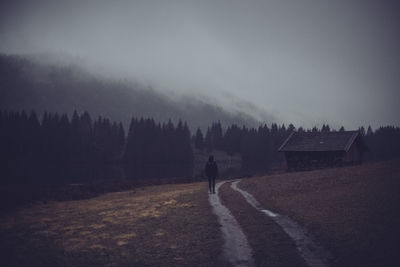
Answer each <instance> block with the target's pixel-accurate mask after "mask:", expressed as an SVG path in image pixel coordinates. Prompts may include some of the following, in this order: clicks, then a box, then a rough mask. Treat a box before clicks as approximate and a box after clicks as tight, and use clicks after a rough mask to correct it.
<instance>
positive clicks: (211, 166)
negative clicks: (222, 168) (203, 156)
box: [205, 161, 218, 178]
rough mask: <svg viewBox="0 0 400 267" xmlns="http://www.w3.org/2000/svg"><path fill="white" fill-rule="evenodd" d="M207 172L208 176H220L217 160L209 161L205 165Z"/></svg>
mask: <svg viewBox="0 0 400 267" xmlns="http://www.w3.org/2000/svg"><path fill="white" fill-rule="evenodd" d="M205 173H206V176H207V177H208V178H216V177H218V166H217V163H216V162H215V161H207V163H206V167H205Z"/></svg>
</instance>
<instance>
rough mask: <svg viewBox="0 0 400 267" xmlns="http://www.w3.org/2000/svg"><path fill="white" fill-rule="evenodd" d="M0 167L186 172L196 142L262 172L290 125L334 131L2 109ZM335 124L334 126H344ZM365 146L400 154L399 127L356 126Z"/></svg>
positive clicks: (58, 178)
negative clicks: (199, 125)
mask: <svg viewBox="0 0 400 267" xmlns="http://www.w3.org/2000/svg"><path fill="white" fill-rule="evenodd" d="M0 129H1V131H0V147H1V150H0V161H1V165H0V173H1V181H0V182H1V183H2V184H18V183H25V184H30V183H32V184H36V183H46V184H49V183H50V184H60V183H84V182H89V181H94V180H107V179H118V178H126V179H147V178H176V177H192V176H193V163H194V150H198V151H202V152H203V153H205V154H211V153H213V151H215V150H220V151H225V152H226V153H227V154H228V155H233V154H239V155H240V156H241V158H242V170H243V171H245V172H246V173H254V172H264V173H266V172H268V171H269V170H270V169H271V168H272V166H274V165H276V164H278V163H279V162H281V161H282V160H283V158H282V155H281V154H279V153H278V152H277V149H278V147H279V146H280V145H281V144H282V142H283V141H284V140H285V138H286V137H287V136H288V135H289V134H290V132H292V131H294V130H296V131H335V130H334V129H330V127H329V125H323V126H322V128H320V129H319V128H317V127H314V128H312V129H303V128H302V127H299V128H297V129H296V128H295V126H294V125H292V124H290V125H288V127H286V126H285V125H284V124H282V125H278V124H276V123H272V124H271V125H270V126H268V125H267V124H264V125H261V126H259V127H258V128H248V127H245V126H238V125H235V124H232V125H230V126H229V127H227V128H226V129H224V128H223V127H222V125H221V123H220V122H214V123H212V124H211V125H210V126H209V127H208V128H207V130H206V131H205V134H203V132H202V130H201V129H200V128H198V129H197V130H196V131H195V133H194V134H193V135H192V134H191V132H190V129H189V127H188V125H187V124H186V123H185V122H182V121H179V122H178V123H176V124H174V123H173V122H171V120H170V121H168V122H166V123H160V122H156V121H155V120H154V119H152V118H136V117H133V118H132V120H131V122H130V125H129V129H128V131H127V132H126V130H125V129H124V127H123V124H122V123H120V122H115V121H110V120H109V119H107V118H102V117H98V118H97V119H92V118H91V116H90V114H89V113H88V112H83V113H81V114H79V113H78V112H76V111H75V112H74V113H73V115H72V117H71V118H69V117H68V115H67V114H62V115H59V114H57V113H47V112H45V113H44V114H42V115H41V116H38V115H37V114H36V113H35V112H30V113H27V112H25V111H22V112H10V111H0ZM344 130H345V129H344V128H343V127H341V128H340V129H339V131H344ZM359 131H360V132H361V134H362V135H363V136H364V139H365V142H366V143H367V145H368V147H369V150H370V152H369V153H368V154H367V155H366V157H365V160H367V161H379V160H387V159H392V158H396V157H399V156H400V142H399V140H400V128H399V127H393V126H385V127H380V128H378V129H376V130H375V131H373V130H372V128H371V127H368V128H367V130H365V129H364V127H360V128H359Z"/></svg>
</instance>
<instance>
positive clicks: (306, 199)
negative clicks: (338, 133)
mask: <svg viewBox="0 0 400 267" xmlns="http://www.w3.org/2000/svg"><path fill="white" fill-rule="evenodd" d="M239 186H240V187H241V188H243V189H245V190H247V191H249V192H250V193H252V194H253V195H254V196H255V197H256V199H258V200H259V201H260V202H261V203H262V205H263V206H264V207H266V208H269V209H272V210H274V211H277V212H279V213H282V214H287V215H289V216H291V217H292V218H294V219H295V220H296V221H298V222H299V223H301V224H302V225H304V226H305V227H307V228H308V229H309V230H310V231H311V232H312V234H313V235H314V236H315V238H316V239H317V240H318V241H319V242H320V243H322V244H323V245H324V246H325V247H326V248H327V249H329V250H330V251H331V252H332V253H333V254H334V256H335V258H336V259H335V262H334V263H333V264H334V265H336V266H400V265H399V260H398V255H397V254H398V247H399V245H398V242H399V241H398V240H399V238H400V234H399V233H400V231H399V229H398V228H399V227H400V161H398V160H397V161H391V162H382V163H375V164H366V165H364V166H355V167H346V168H337V169H328V170H318V171H310V172H299V173H286V174H281V175H273V176H265V177H257V178H251V179H246V180H243V181H242V182H241V183H240V184H239Z"/></svg>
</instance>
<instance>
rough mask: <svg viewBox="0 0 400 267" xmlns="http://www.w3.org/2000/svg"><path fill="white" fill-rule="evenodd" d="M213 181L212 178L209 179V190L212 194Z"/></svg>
mask: <svg viewBox="0 0 400 267" xmlns="http://www.w3.org/2000/svg"><path fill="white" fill-rule="evenodd" d="M211 180H212V179H211V178H208V188H209V189H210V193H212V187H211V186H212V185H211V182H212V181H211Z"/></svg>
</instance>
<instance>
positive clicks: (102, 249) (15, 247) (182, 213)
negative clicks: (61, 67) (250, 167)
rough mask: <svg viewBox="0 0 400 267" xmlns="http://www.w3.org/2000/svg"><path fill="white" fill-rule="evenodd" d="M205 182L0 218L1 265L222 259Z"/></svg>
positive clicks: (49, 206)
mask: <svg viewBox="0 0 400 267" xmlns="http://www.w3.org/2000/svg"><path fill="white" fill-rule="evenodd" d="M207 198H208V195H207V191H206V185H205V184H204V183H194V184H183V185H161V186H151V187H145V188H139V189H137V190H136V191H126V192H120V193H109V194H105V195H102V196H100V197H96V198H93V199H89V200H79V201H65V202H52V203H48V204H41V205H35V206H33V207H31V208H30V209H25V210H21V211H18V212H16V213H15V214H13V215H9V216H7V217H3V218H0V237H1V238H0V253H1V258H0V265H2V266H13V265H15V266H65V265H67V266H72V265H73V266H98V265H101V266H104V265H106V266H108V265H110V266H112V265H118V266H121V265H122V266H124V265H130V266H131V265H166V266H174V265H200V264H204V265H209V266H213V265H214V266H221V264H223V262H222V260H221V259H220V258H219V255H220V248H221V246H222V240H221V235H220V232H219V227H218V223H217V220H216V218H215V216H214V215H213V214H212V213H211V209H210V208H209V204H208V199H207Z"/></svg>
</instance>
